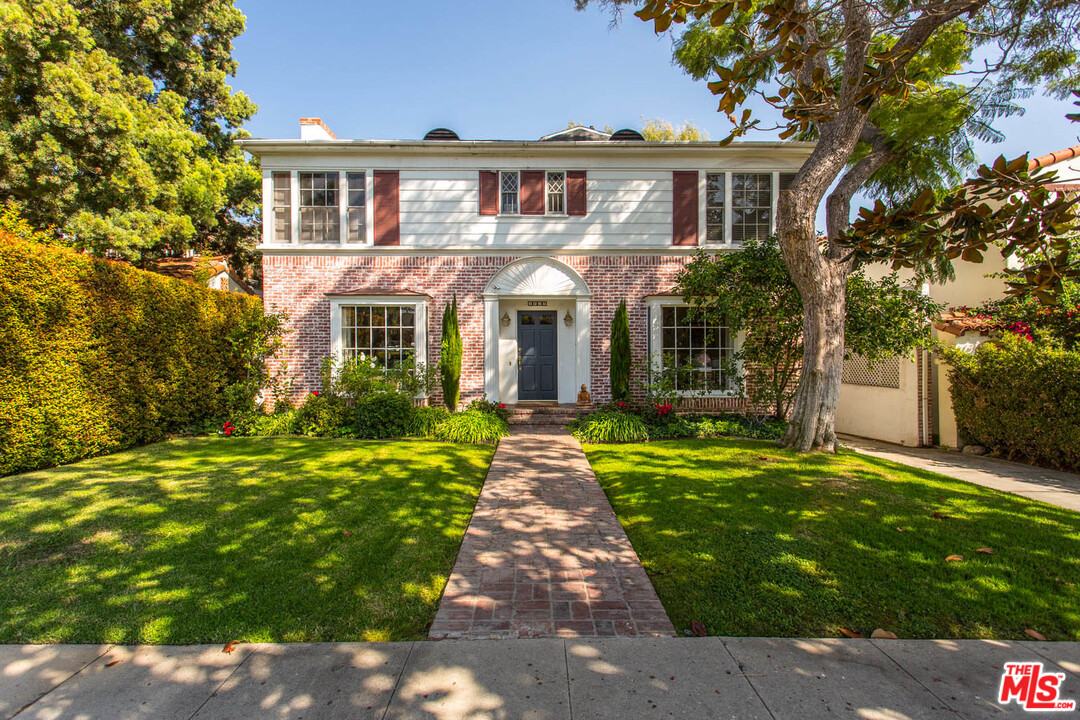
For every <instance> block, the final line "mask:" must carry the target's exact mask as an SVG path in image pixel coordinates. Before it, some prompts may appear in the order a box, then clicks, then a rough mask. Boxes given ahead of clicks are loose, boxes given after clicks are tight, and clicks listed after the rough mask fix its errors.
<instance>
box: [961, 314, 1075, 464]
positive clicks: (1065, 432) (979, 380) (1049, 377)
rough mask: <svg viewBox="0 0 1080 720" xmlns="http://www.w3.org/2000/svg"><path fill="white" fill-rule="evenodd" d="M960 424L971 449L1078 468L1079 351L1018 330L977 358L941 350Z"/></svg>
mask: <svg viewBox="0 0 1080 720" xmlns="http://www.w3.org/2000/svg"><path fill="white" fill-rule="evenodd" d="M943 353H944V356H945V359H946V360H947V361H948V362H949V364H950V365H951V369H950V371H949V377H950V379H951V381H952V383H951V388H950V393H951V395H952V401H953V409H954V410H955V412H956V423H957V425H958V426H959V428H960V432H961V434H962V435H963V436H964V437H965V438H966V439H967V440H968V442H970V443H972V444H978V445H984V446H986V447H988V448H989V449H990V450H992V451H993V452H995V453H996V454H1000V455H1003V456H1005V457H1009V458H1014V459H1026V460H1030V461H1031V462H1035V463H1038V464H1040V465H1047V466H1050V467H1056V468H1063V469H1069V470H1077V469H1080V352H1078V351H1075V350H1064V349H1062V348H1061V347H1060V346H1058V345H1056V344H1054V343H1053V342H1051V341H1048V340H1047V339H1045V338H1038V337H1037V338H1036V341H1035V342H1032V341H1030V340H1028V339H1026V338H1023V337H1020V336H1018V335H1015V334H1013V333H1006V334H1005V335H1004V337H1002V338H1001V339H1000V340H997V341H993V342H988V343H984V344H983V345H981V346H979V348H978V349H977V350H976V351H975V352H974V353H966V352H963V351H961V350H957V349H956V348H947V349H945V350H944V351H943Z"/></svg>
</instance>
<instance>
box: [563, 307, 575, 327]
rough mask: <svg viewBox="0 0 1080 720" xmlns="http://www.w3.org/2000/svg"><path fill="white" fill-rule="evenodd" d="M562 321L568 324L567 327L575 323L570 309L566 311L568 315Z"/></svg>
mask: <svg viewBox="0 0 1080 720" xmlns="http://www.w3.org/2000/svg"><path fill="white" fill-rule="evenodd" d="M562 321H563V322H564V323H565V324H566V327H570V326H571V325H573V324H574V318H573V317H572V316H571V315H570V311H569V310H567V311H566V317H564V318H563V319H562Z"/></svg>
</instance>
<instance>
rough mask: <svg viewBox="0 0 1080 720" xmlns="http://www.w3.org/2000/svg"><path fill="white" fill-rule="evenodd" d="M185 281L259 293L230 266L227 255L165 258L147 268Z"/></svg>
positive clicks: (254, 293) (216, 287) (237, 291)
mask: <svg viewBox="0 0 1080 720" xmlns="http://www.w3.org/2000/svg"><path fill="white" fill-rule="evenodd" d="M147 269H148V270H151V271H153V272H156V273H160V274H161V275H168V276H169V277H172V278H176V279H177V280H184V281H185V282H201V283H202V284H203V285H205V286H206V287H209V288H212V289H214V290H221V291H223V292H231V293H243V294H245V295H258V294H259V293H258V292H256V291H255V290H253V289H252V288H251V286H250V285H248V284H247V283H246V282H244V281H243V279H241V278H240V276H239V275H237V274H236V273H235V272H233V271H232V269H231V268H229V263H228V261H227V256H225V255H221V256H219V257H209V258H206V257H198V256H193V257H183V258H164V259H162V260H158V261H156V262H155V263H153V264H152V265H151V266H150V267H148V268H147Z"/></svg>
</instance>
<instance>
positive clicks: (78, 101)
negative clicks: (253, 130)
mask: <svg viewBox="0 0 1080 720" xmlns="http://www.w3.org/2000/svg"><path fill="white" fill-rule="evenodd" d="M243 29H244V17H243V15H242V14H241V13H240V11H239V10H238V9H236V8H235V7H233V4H232V0H186V1H185V2H172V3H156V2H154V3H133V2H123V1H121V0H104V1H101V0H94V1H93V2H91V1H90V0H0V202H2V201H6V200H9V199H10V200H14V201H16V202H18V203H19V204H20V205H21V206H22V209H23V212H24V213H25V215H26V217H27V218H28V219H29V220H30V221H31V222H32V223H34V224H35V225H38V226H41V227H47V226H52V227H53V228H54V229H55V232H56V234H57V236H58V239H62V240H63V241H64V242H67V243H70V244H72V245H75V246H76V247H80V248H86V249H90V250H94V251H98V252H101V251H105V250H113V251H116V252H119V253H120V254H122V255H123V256H125V257H128V258H129V259H132V260H140V259H149V258H153V257H155V256H158V255H160V254H162V253H163V252H164V251H165V250H166V249H167V248H168V249H172V250H181V249H185V248H197V249H200V250H205V251H211V252H215V253H224V254H229V255H231V256H232V260H233V265H234V267H237V268H242V266H244V265H245V264H247V263H250V262H251V261H252V260H253V258H254V247H255V240H256V236H257V225H258V224H257V222H253V220H256V219H257V217H258V212H259V207H258V203H259V195H260V190H259V189H260V184H261V180H260V173H259V170H258V166H257V164H255V163H254V162H252V161H248V160H246V159H245V157H244V155H243V152H242V151H241V150H240V149H239V148H238V147H237V146H236V145H235V144H234V142H233V141H234V140H235V139H236V138H238V137H241V136H243V135H244V132H243V130H242V129H241V126H242V125H243V123H244V122H245V121H246V120H248V119H249V118H250V117H251V116H252V115H253V114H254V113H255V105H254V104H252V103H251V101H250V100H248V98H247V97H246V96H244V94H243V93H240V92H234V91H233V90H232V89H231V88H230V87H229V86H228V84H227V82H226V81H227V78H228V77H229V76H230V75H232V74H234V73H235V70H236V63H235V61H234V60H233V59H232V41H233V39H234V38H235V37H236V36H237V35H239V34H240V33H241V32H242V31H243Z"/></svg>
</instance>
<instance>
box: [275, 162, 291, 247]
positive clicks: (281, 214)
mask: <svg viewBox="0 0 1080 720" xmlns="http://www.w3.org/2000/svg"><path fill="white" fill-rule="evenodd" d="M271 180H272V182H273V187H274V195H273V198H272V201H273V203H274V205H273V218H274V220H273V222H274V242H275V243H288V242H292V227H291V226H292V202H291V195H292V176H291V174H290V173H287V172H275V173H273V174H272V175H271Z"/></svg>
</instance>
